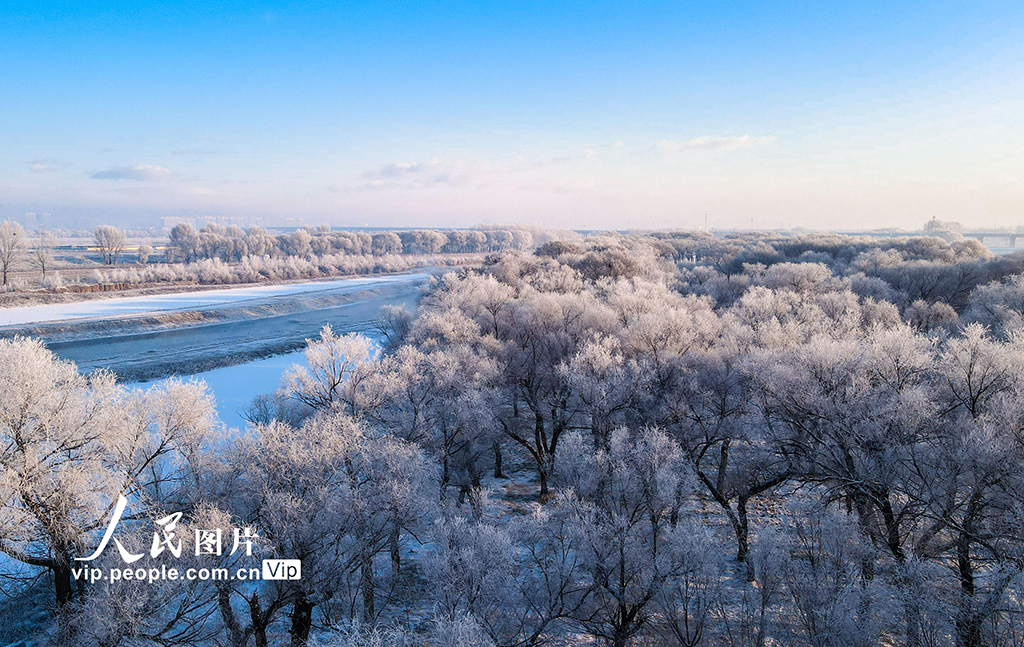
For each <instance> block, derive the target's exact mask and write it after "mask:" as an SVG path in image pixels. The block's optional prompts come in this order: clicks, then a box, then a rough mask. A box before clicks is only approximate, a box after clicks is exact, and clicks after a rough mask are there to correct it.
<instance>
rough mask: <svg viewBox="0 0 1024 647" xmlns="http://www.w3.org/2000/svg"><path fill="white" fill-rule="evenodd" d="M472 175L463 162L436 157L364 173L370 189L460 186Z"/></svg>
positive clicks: (394, 164)
mask: <svg viewBox="0 0 1024 647" xmlns="http://www.w3.org/2000/svg"><path fill="white" fill-rule="evenodd" d="M469 176H470V173H469V171H468V170H467V168H466V165H465V164H464V163H462V162H457V161H452V160H445V159H441V158H439V157H435V158H433V159H431V160H430V161H427V162H394V163H391V164H385V165H383V166H380V167H377V168H374V169H370V170H369V171H366V172H364V173H363V175H362V177H363V179H364V180H367V186H369V187H383V186H399V187H400V186H406V187H432V186H459V185H462V184H465V183H466V182H467V181H468V179H469Z"/></svg>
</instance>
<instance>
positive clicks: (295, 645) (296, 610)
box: [288, 595, 313, 647]
mask: <svg viewBox="0 0 1024 647" xmlns="http://www.w3.org/2000/svg"><path fill="white" fill-rule="evenodd" d="M312 627H313V605H312V604H311V603H310V602H309V599H308V598H307V597H306V596H305V595H301V596H299V599H298V600H296V601H295V606H294V607H293V608H292V628H291V629H290V630H289V631H288V633H290V634H291V636H292V647H305V645H306V643H307V642H308V641H309V630H310V629H311V628H312Z"/></svg>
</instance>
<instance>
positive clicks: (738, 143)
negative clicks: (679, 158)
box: [658, 135, 775, 153]
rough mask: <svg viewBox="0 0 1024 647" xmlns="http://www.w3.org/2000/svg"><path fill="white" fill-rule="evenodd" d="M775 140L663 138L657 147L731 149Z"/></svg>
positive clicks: (682, 149)
mask: <svg viewBox="0 0 1024 647" xmlns="http://www.w3.org/2000/svg"><path fill="white" fill-rule="evenodd" d="M773 141H775V138H774V137H752V136H750V135H740V136H739V137H709V136H704V137H694V138H693V139H690V140H687V141H674V140H671V139H663V140H661V141H660V142H658V148H660V149H661V150H663V151H665V152H667V153H679V152H682V151H689V150H703V151H731V150H736V149H738V148H749V147H751V146H757V145H759V144H768V143H770V142H773Z"/></svg>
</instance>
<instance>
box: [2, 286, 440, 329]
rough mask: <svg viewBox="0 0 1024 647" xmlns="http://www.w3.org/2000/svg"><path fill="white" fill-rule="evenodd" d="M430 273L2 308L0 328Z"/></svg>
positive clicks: (226, 302)
mask: <svg viewBox="0 0 1024 647" xmlns="http://www.w3.org/2000/svg"><path fill="white" fill-rule="evenodd" d="M427 276H429V275H428V274H422V273H421V274H399V275H390V276H372V277H359V278H347V279H330V280H326V281H307V282H303V283H285V284H276V285H258V286H250V287H240V288H224V289H216V290H201V291H193V292H174V293H168V294H153V295H145V296H137V297H116V298H112V299H94V300H90V301H79V302H77V303H51V304H46V305H38V306H22V307H18V308H2V309H0V326H18V325H24V324H32V323H43V322H48V321H67V320H74V319H88V318H103V317H122V316H128V315H139V314H144V313H156V312H171V311H175V310H195V309H201V308H211V307H217V306H224V305H232V304H239V303H243V302H245V301H251V300H256V299H269V298H273V297H282V296H292V295H296V294H302V293H308V292H317V291H322V290H334V289H338V288H348V287H351V288H358V289H365V288H367V287H372V286H375V285H385V284H391V283H406V282H416V281H422V280H424V279H425V278H426V277H427Z"/></svg>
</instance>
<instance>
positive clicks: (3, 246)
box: [0, 220, 25, 285]
mask: <svg viewBox="0 0 1024 647" xmlns="http://www.w3.org/2000/svg"><path fill="white" fill-rule="evenodd" d="M24 250H25V230H24V229H22V228H21V225H19V224H18V223H16V222H11V221H10V220H5V221H3V222H2V223H0V271H2V272H3V277H4V281H3V284H4V285H7V275H8V273H9V272H11V270H13V269H14V266H15V264H17V262H18V260H19V259H20V258H21V255H22V253H23V252H24Z"/></svg>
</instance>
